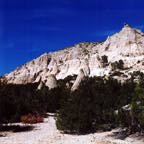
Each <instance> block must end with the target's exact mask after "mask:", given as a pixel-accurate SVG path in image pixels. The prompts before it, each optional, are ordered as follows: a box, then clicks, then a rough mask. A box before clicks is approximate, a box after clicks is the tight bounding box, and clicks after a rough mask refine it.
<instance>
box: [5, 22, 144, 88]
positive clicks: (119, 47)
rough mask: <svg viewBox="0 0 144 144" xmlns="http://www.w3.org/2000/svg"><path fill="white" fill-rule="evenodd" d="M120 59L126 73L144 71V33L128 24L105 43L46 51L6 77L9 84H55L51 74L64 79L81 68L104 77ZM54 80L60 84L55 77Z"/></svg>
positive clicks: (87, 74)
mask: <svg viewBox="0 0 144 144" xmlns="http://www.w3.org/2000/svg"><path fill="white" fill-rule="evenodd" d="M104 55H106V56H107V58H108V64H107V65H104V62H103V61H102V56H104ZM119 60H123V62H124V67H125V70H123V72H124V73H125V74H128V73H129V72H131V71H137V70H140V71H143V70H144V33H143V32H141V31H140V30H138V29H135V28H132V27H130V26H129V25H127V24H126V25H124V27H123V28H122V30H121V31H120V32H118V33H116V34H114V35H112V36H110V37H108V38H107V39H106V41H104V42H101V43H98V42H95V43H93V42H84V43H79V44H77V45H75V46H72V47H70V48H66V49H63V50H59V51H56V52H50V53H45V54H43V55H41V56H40V57H38V58H36V59H34V60H32V61H30V62H28V63H26V64H25V65H23V66H21V67H19V68H17V69H16V70H14V71H13V72H11V73H9V74H7V75H5V77H6V79H7V80H8V82H9V83H16V84H20V83H33V82H38V81H42V82H45V83H51V82H50V80H49V77H50V78H51V80H54V79H55V78H56V79H63V78H65V77H67V76H69V75H74V74H76V75H78V74H79V73H81V72H80V71H81V70H82V71H83V74H84V75H85V76H95V75H97V76H103V75H109V73H110V72H111V71H112V67H111V63H113V62H115V61H119ZM51 75H52V76H53V78H52V77H51ZM54 77H55V78H54ZM79 77H80V76H79ZM52 83H54V85H56V82H55V80H54V81H52ZM75 85H76V84H75ZM51 87H53V86H52V85H51Z"/></svg>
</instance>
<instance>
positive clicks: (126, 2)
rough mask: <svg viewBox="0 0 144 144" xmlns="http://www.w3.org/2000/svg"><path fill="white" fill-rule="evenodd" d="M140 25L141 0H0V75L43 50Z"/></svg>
mask: <svg viewBox="0 0 144 144" xmlns="http://www.w3.org/2000/svg"><path fill="white" fill-rule="evenodd" d="M124 22H127V23H129V24H130V25H132V26H134V27H137V28H140V29H142V30H143V29H144V0H0V75H2V74H5V73H7V72H9V71H11V70H14V69H15V68H16V67H17V66H20V65H22V64H24V63H25V62H27V61H29V60H31V59H33V58H35V57H37V56H39V55H40V54H42V53H44V52H49V51H54V50H58V49H62V48H64V47H67V46H71V45H73V44H76V43H78V42H81V41H103V40H105V39H106V37H107V36H108V35H112V34H113V33H115V32H117V31H119V30H120V29H121V27H123V23H124Z"/></svg>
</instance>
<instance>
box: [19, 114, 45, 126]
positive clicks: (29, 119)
mask: <svg viewBox="0 0 144 144" xmlns="http://www.w3.org/2000/svg"><path fill="white" fill-rule="evenodd" d="M20 121H21V122H22V123H29V124H34V123H41V122H43V121H44V118H43V117H42V116H40V115H33V114H28V115H24V116H21V118H20Z"/></svg>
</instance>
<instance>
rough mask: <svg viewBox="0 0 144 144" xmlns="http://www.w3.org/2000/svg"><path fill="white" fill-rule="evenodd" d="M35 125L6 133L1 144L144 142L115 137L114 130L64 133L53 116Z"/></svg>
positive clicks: (1, 138) (115, 143) (120, 143)
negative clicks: (32, 128)
mask: <svg viewBox="0 0 144 144" xmlns="http://www.w3.org/2000/svg"><path fill="white" fill-rule="evenodd" d="M34 126H35V128H34V130H32V131H28V132H19V133H12V132H9V133H6V136H5V137H0V144H144V139H136V138H134V137H128V138H126V139H125V140H120V139H115V138H114V137H111V136H110V135H111V134H112V133H113V132H114V130H113V131H110V132H102V133H94V134H88V135H68V134H62V133H60V131H58V130H57V129H56V125H55V119H54V117H53V116H49V117H48V118H45V120H44V123H39V124H35V125H34ZM0 134H2V133H0Z"/></svg>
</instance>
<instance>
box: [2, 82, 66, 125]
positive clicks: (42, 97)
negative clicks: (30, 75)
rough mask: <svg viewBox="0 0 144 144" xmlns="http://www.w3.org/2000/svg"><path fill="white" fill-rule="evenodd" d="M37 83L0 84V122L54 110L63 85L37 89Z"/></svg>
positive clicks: (18, 119) (61, 93)
mask: <svg viewBox="0 0 144 144" xmlns="http://www.w3.org/2000/svg"><path fill="white" fill-rule="evenodd" d="M37 87H38V83H35V84H26V85H14V84H3V83H1V84H0V122H1V123H7V122H16V121H20V117H21V116H23V115H27V114H43V113H45V112H47V111H48V112H56V110H57V109H59V105H60V104H59V101H60V97H61V95H63V91H64V89H65V87H63V86H62V83H61V87H60V86H59V87H57V88H55V89H52V90H49V89H48V88H47V87H45V86H44V87H43V88H42V89H41V90H37Z"/></svg>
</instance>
